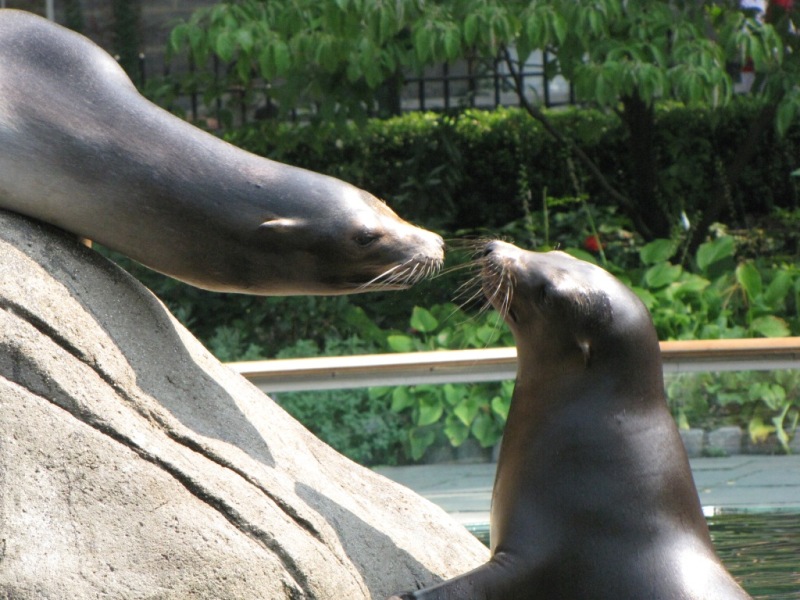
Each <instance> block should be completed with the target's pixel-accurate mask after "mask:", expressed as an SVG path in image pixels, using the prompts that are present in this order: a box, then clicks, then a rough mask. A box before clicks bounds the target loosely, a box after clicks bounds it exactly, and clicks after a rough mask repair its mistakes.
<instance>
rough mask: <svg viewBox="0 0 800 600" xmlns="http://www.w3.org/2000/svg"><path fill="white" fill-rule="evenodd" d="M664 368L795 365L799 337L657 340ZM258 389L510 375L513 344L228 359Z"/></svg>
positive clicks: (413, 382)
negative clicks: (249, 359)
mask: <svg viewBox="0 0 800 600" xmlns="http://www.w3.org/2000/svg"><path fill="white" fill-rule="evenodd" d="M661 356H662V360H663V363H664V372H665V373H678V372H693V371H694V372H697V371H749V370H759V371H769V370H774V369H800V337H791V338H769V339H765V338H752V339H737V340H693V341H683V342H661ZM228 365H229V366H230V367H231V368H232V369H234V370H235V371H237V372H239V373H240V374H242V375H243V376H244V377H246V378H247V379H249V380H250V381H251V382H252V383H254V384H255V385H256V386H257V387H258V388H260V389H261V390H262V391H264V392H267V393H269V392H288V391H306V390H333V389H344V388H360V387H375V386H389V385H416V384H421V383H468V382H477V381H502V380H506V379H513V378H514V377H515V374H516V369H517V353H516V349H515V348H486V349H483V350H442V351H437V352H411V353H407V354H366V355H358V356H341V357H320V358H296V359H282V360H260V361H252V362H240V363H228Z"/></svg>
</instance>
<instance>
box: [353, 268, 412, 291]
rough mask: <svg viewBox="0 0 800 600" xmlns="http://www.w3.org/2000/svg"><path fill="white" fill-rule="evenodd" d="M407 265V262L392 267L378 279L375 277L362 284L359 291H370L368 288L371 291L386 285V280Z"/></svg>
mask: <svg viewBox="0 0 800 600" xmlns="http://www.w3.org/2000/svg"><path fill="white" fill-rule="evenodd" d="M406 264H407V262H404V263H400V264H396V265H394V266H393V267H390V268H389V269H387V270H386V271H384V272H382V273H381V274H380V275H377V276H376V277H373V278H372V279H370V280H369V281H367V282H366V283H362V284H361V285H360V286H359V287H358V289H359V290H365V289H368V288H369V289H373V288H375V287H376V286H378V285H383V284H385V283H386V281H384V280H385V279H388V278H389V277H390V276H391V275H392V274H393V273H394V272H395V271H397V270H398V269H402V268H404V267H405V266H406Z"/></svg>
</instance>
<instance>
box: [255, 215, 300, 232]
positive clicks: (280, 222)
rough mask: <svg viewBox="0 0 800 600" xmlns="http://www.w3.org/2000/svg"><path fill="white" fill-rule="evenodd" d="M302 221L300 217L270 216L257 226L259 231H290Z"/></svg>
mask: <svg viewBox="0 0 800 600" xmlns="http://www.w3.org/2000/svg"><path fill="white" fill-rule="evenodd" d="M301 223H302V221H301V220H300V219H292V218H287V217H275V218H270V219H267V220H266V221H264V222H263V223H261V225H259V226H258V230H259V231H260V232H271V233H283V234H286V233H292V232H293V231H295V230H296V229H297V227H298V226H300V225H301Z"/></svg>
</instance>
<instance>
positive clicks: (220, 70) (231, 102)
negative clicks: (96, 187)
mask: <svg viewBox="0 0 800 600" xmlns="http://www.w3.org/2000/svg"><path fill="white" fill-rule="evenodd" d="M547 59H548V57H547V55H546V54H543V53H539V54H534V55H533V57H532V59H529V60H528V61H527V62H526V63H524V64H519V63H512V67H513V69H514V71H515V74H516V76H517V77H518V78H519V79H520V81H521V84H522V85H521V90H522V93H524V94H525V95H526V97H527V99H528V100H529V101H531V102H534V103H536V104H539V105H542V106H546V107H553V106H560V105H565V104H574V103H575V96H574V91H573V88H572V86H571V85H570V84H569V83H568V82H566V81H565V80H563V79H562V78H561V77H550V76H548V73H547V70H546V68H545V65H546V64H547ZM230 68H231V66H230V65H226V64H223V63H221V62H220V61H219V59H217V58H216V57H214V58H213V59H212V60H211V61H210V63H209V65H208V66H207V67H204V68H203V69H200V68H198V67H197V66H196V65H195V64H194V63H193V62H192V61H189V60H187V61H183V62H181V61H176V60H174V59H173V60H172V61H170V62H169V63H167V62H165V61H163V60H151V59H149V58H148V57H146V56H145V55H144V54H140V55H139V61H138V72H137V73H134V74H132V78H133V79H134V83H136V84H137V86H139V88H140V89H144V90H145V91H146V93H148V95H150V96H151V97H154V98H155V99H156V100H157V101H159V102H160V103H162V104H166V105H167V106H168V107H169V108H171V109H177V110H179V111H182V112H184V113H185V114H186V116H187V118H189V119H191V120H192V121H206V122H207V124H208V125H210V126H211V127H212V128H217V127H223V126H225V125H237V124H244V123H248V122H251V121H254V120H259V119H266V118H272V117H274V116H275V115H276V114H277V110H276V107H275V106H274V105H273V104H272V101H271V98H270V86H269V84H268V83H267V82H265V81H258V80H257V81H255V82H254V83H252V84H251V85H250V86H248V87H247V88H246V89H245V88H237V87H226V88H224V89H223V86H224V85H225V83H224V82H225V81H226V78H225V77H224V75H225V73H226V72H227V70H228V69H230ZM154 72H161V74H162V75H161V76H153V75H152V73H154ZM212 90H213V93H210V94H209V93H208V92H209V91H212ZM383 95H384V96H386V94H385V93H384V94H383ZM520 104H521V102H520V97H519V91H518V90H517V88H516V86H515V85H514V79H513V77H512V73H511V72H510V71H509V68H508V66H507V64H506V63H505V61H502V60H499V59H496V60H485V59H467V60H463V61H459V62H457V63H454V64H442V65H439V66H435V67H430V68H428V69H427V70H426V72H425V73H424V74H422V75H419V76H417V75H411V76H407V77H405V78H404V79H403V81H402V84H401V85H400V86H397V87H396V88H395V89H394V90H393V91H392V97H391V98H390V99H389V100H388V102H387V101H386V100H384V101H383V109H384V110H383V112H384V113H385V112H386V107H387V106H388V107H389V112H390V113H401V112H409V111H444V112H448V111H453V110H459V109H463V108H480V109H494V108H497V107H500V106H519V105H520ZM301 114H302V113H298V112H297V111H295V112H293V113H292V116H293V118H300V115H301Z"/></svg>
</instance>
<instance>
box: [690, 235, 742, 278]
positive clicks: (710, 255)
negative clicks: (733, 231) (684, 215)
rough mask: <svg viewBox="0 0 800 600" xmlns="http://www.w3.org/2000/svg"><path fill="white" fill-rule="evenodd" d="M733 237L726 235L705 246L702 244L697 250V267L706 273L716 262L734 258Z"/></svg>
mask: <svg viewBox="0 0 800 600" xmlns="http://www.w3.org/2000/svg"><path fill="white" fill-rule="evenodd" d="M733 252H734V243H733V237H731V236H729V235H725V236H722V237H719V238H717V239H715V240H712V241H710V242H706V243H705V244H700V247H699V248H698V249H697V266H698V267H699V268H700V270H701V271H705V270H706V269H708V267H710V266H711V265H713V264H714V263H715V262H719V261H720V260H723V259H725V258H728V257H731V256H733Z"/></svg>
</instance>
